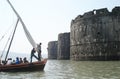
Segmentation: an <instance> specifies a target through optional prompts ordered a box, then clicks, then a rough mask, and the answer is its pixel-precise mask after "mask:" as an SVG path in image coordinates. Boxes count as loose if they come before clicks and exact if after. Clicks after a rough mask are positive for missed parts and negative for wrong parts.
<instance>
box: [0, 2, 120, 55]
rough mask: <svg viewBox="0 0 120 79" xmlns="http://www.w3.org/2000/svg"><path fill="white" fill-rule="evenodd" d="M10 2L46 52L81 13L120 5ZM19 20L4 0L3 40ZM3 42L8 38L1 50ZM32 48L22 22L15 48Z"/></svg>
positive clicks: (0, 19) (27, 50)
mask: <svg viewBox="0 0 120 79" xmlns="http://www.w3.org/2000/svg"><path fill="white" fill-rule="evenodd" d="M10 2H11V3H12V4H13V6H14V8H15V9H16V10H17V12H18V13H19V14H20V16H21V17H22V19H23V21H24V23H25V25H26V26H27V28H28V30H29V32H30V33H31V35H32V37H33V38H34V40H35V41H36V43H40V42H41V43H42V52H43V53H47V46H48V42H49V41H56V40H57V39H58V34H60V33H64V32H70V24H71V20H72V19H74V18H75V17H77V16H78V15H82V14H84V13H85V12H88V11H92V10H93V9H100V8H108V10H109V11H111V10H112V8H114V7H115V6H120V0H10ZM16 20H17V18H16V15H15V14H14V12H13V11H12V9H11V7H10V6H9V4H8V3H7V1H6V0H0V39H1V37H2V35H3V34H5V33H6V32H7V33H9V32H10V30H11V29H12V28H13V27H14V26H15V23H16ZM8 29H9V30H8ZM7 35H9V34H7ZM7 35H6V37H7ZM3 42H4V43H3ZM3 44H5V41H0V50H3V48H4V45H3ZM31 49H32V46H31V45H30V43H29V42H28V40H27V38H26V36H25V34H24V31H23V28H22V26H21V24H20V23H19V24H18V27H17V31H16V34H15V38H14V41H13V43H12V47H11V51H13V52H19V53H20V52H21V53H30V51H31Z"/></svg>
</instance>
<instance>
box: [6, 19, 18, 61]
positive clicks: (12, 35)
mask: <svg viewBox="0 0 120 79" xmlns="http://www.w3.org/2000/svg"><path fill="white" fill-rule="evenodd" d="M18 22H19V19H17V22H16V25H15V29H14V32H13V35H12V38H11V41H10V44H9V47H8V50H7V54H6V56H5V62H6V59H7V56H8V53H9V50H10V47H11V44H12V41H13V38H14V35H15V31H16V28H17V25H18Z"/></svg>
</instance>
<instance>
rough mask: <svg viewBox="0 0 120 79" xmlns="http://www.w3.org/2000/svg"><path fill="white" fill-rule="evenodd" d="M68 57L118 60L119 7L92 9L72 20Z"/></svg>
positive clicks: (119, 35)
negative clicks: (109, 9)
mask: <svg viewBox="0 0 120 79" xmlns="http://www.w3.org/2000/svg"><path fill="white" fill-rule="evenodd" d="M70 58H71V59H73V60H120V7H115V8H114V9H113V10H112V12H109V11H108V10H107V9H106V8H104V9H99V10H93V11H90V12H87V13H85V14H84V15H79V16H78V17H76V18H75V20H72V22H71V32H70Z"/></svg>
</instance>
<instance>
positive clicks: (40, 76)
mask: <svg viewBox="0 0 120 79" xmlns="http://www.w3.org/2000/svg"><path fill="white" fill-rule="evenodd" d="M0 79H120V61H71V60H48V61H47V64H46V66H45V68H44V71H36V72H17V73H10V72H0Z"/></svg>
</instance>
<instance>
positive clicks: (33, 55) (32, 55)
mask: <svg viewBox="0 0 120 79" xmlns="http://www.w3.org/2000/svg"><path fill="white" fill-rule="evenodd" d="M35 53H36V50H35V48H33V49H32V50H31V57H30V63H32V58H33V57H35V58H36V59H37V60H38V57H37V56H36V55H35Z"/></svg>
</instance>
